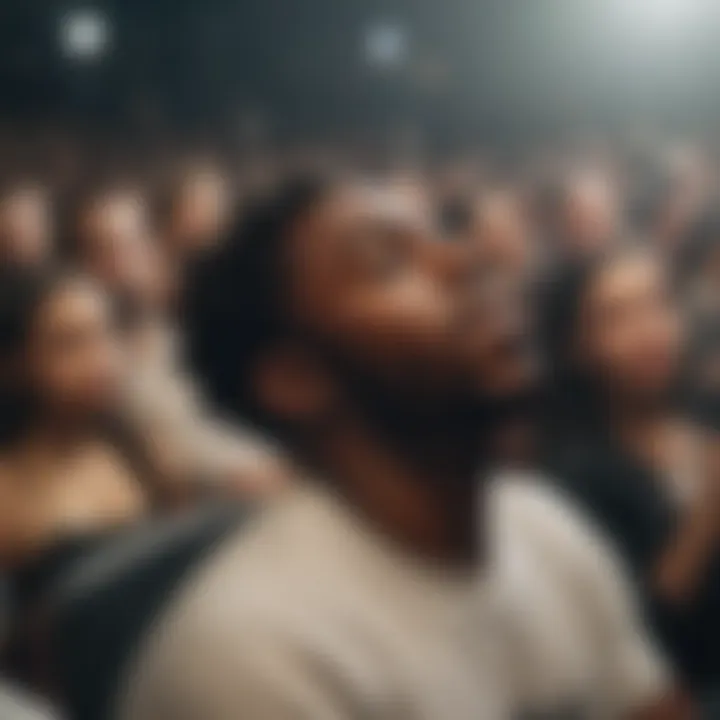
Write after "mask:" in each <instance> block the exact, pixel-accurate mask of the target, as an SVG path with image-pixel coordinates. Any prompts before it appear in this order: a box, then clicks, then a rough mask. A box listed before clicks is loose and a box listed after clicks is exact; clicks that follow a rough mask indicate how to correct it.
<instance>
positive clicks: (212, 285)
mask: <svg viewBox="0 0 720 720" xmlns="http://www.w3.org/2000/svg"><path fill="white" fill-rule="evenodd" d="M330 186H331V181H330V180H329V179H327V178H324V177H315V176H311V177H301V178H295V179H293V180H290V181H288V182H287V183H286V184H285V185H283V186H282V187H281V188H278V189H276V190H275V191H274V192H273V193H272V194H271V195H269V196H266V197H264V198H262V199H260V200H258V201H257V202H255V203H253V204H252V205H251V206H250V207H249V208H246V209H245V211H244V213H243V215H242V217H241V218H239V220H238V221H237V222H236V224H235V226H234V228H233V229H232V230H231V231H230V234H229V237H228V238H227V239H226V241H225V242H224V243H222V244H221V245H220V246H219V248H218V249H217V250H216V251H215V252H214V253H213V254H212V255H210V256H209V257H206V258H204V259H203V260H201V261H200V262H199V263H198V265H197V267H195V268H194V270H193V271H192V273H191V277H190V278H189V279H188V285H187V288H186V292H185V296H184V298H183V303H182V316H183V323H184V326H185V331H186V333H187V336H186V340H187V348H186V349H187V359H188V363H189V366H190V368H191V369H192V370H193V371H194V372H195V373H196V375H197V377H198V379H199V380H200V382H201V383H202V386H203V389H204V390H205V392H206V393H207V394H208V398H209V400H210V401H211V402H212V403H213V404H214V405H215V406H216V408H217V409H219V410H220V411H221V412H223V413H224V414H227V415H230V416H234V417H236V418H242V419H244V420H247V421H250V422H252V423H254V424H257V425H262V426H264V427H265V428H269V429H275V428H274V427H273V425H274V423H273V422H272V419H271V418H268V417H267V416H266V415H265V413H263V412H262V409H261V408H259V407H258V405H257V403H256V400H255V394H254V391H253V388H252V387H251V381H252V369H253V365H254V363H255V362H256V360H257V358H258V356H259V355H260V353H261V352H262V351H263V350H265V349H266V348H267V347H268V346H269V345H270V344H271V343H272V342H274V341H275V340H277V339H278V338H279V337H280V336H281V335H282V333H283V331H284V329H285V328H286V327H287V320H288V317H287V312H286V305H285V302H284V290H285V284H286V283H285V276H286V273H285V270H286V269H285V267H284V265H283V260H284V251H285V249H286V243H287V240H288V238H289V236H290V232H291V230H292V227H293V226H294V225H295V223H296V222H297V220H298V219H299V218H300V217H301V216H302V215H304V214H305V213H307V212H308V211H309V210H310V209H311V208H312V207H313V206H314V205H315V204H316V203H318V202H319V201H320V200H321V199H322V198H323V197H324V196H325V195H326V193H327V192H328V191H329V189H330Z"/></svg>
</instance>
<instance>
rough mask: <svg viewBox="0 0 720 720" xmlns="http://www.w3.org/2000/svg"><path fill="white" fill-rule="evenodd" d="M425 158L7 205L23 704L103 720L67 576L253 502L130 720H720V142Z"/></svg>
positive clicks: (6, 310)
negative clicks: (77, 682)
mask: <svg viewBox="0 0 720 720" xmlns="http://www.w3.org/2000/svg"><path fill="white" fill-rule="evenodd" d="M291 155H292V156H293V161H292V162H290V161H288V160H287V158H289V157H290V156H291ZM308 158H309V159H310V160H311V161H312V162H308ZM405 160H407V159H405ZM413 160H414V161H413V162H412V163H409V162H406V161H405V162H402V163H400V162H396V163H391V162H385V163H377V162H372V163H370V162H368V161H367V158H363V157H359V156H358V153H354V154H351V153H347V152H346V153H343V152H341V151H337V150H333V151H332V152H331V151H327V149H325V151H324V152H323V153H322V155H321V154H320V153H319V152H314V151H310V152H305V153H294V154H293V153H290V152H287V153H286V156H285V160H284V161H283V162H279V161H278V160H277V158H272V159H271V158H270V157H269V156H268V157H266V158H264V162H263V163H260V165H261V166H262V169H263V172H261V173H259V172H258V162H257V160H256V161H255V162H254V164H253V168H252V172H251V171H250V169H249V168H246V167H243V166H240V167H230V166H229V165H228V164H227V163H226V164H225V165H224V166H221V165H220V164H218V163H215V162H212V161H210V160H208V159H207V158H203V159H202V160H201V161H200V160H195V159H193V160H192V161H191V162H187V163H183V164H181V165H180V166H179V169H177V171H175V172H173V173H171V174H170V175H171V177H170V182H167V181H166V180H167V179H166V178H164V179H163V181H158V179H157V178H155V177H153V178H150V177H147V176H145V177H143V176H141V175H136V176H128V175H127V174H115V175H111V176H110V177H109V178H107V177H103V178H102V179H101V178H99V177H91V181H90V182H74V183H65V184H63V185H62V186H59V185H58V184H53V183H52V182H48V179H47V178H41V177H27V175H26V174H23V173H15V174H14V175H13V176H12V177H10V178H8V179H7V180H6V182H5V183H4V184H3V185H2V187H0V443H1V446H0V496H1V499H0V562H1V563H2V564H1V565H0V577H2V583H3V587H4V588H5V590H6V592H5V598H6V602H5V603H4V605H3V615H4V618H3V626H4V628H5V630H4V633H3V640H2V645H1V647H2V651H3V652H2V656H3V661H2V666H1V667H2V675H3V676H4V677H7V678H8V681H7V682H8V688H10V687H13V688H16V687H24V688H26V689H27V691H28V692H33V693H35V694H36V695H37V696H38V697H41V698H44V699H45V700H47V702H48V704H49V705H52V706H53V707H55V708H56V710H57V712H58V713H59V717H65V716H67V717H68V718H70V719H72V718H74V717H78V718H80V720H82V718H83V717H93V716H92V715H85V716H82V715H81V714H80V713H79V712H78V711H77V709H76V708H75V707H73V705H72V702H70V701H68V694H67V688H64V687H59V688H58V687H57V686H58V684H60V685H62V682H59V681H58V677H59V675H61V673H59V671H58V669H57V668H53V667H50V668H48V664H50V665H52V663H49V662H48V660H47V657H45V655H47V653H48V649H47V646H48V645H49V646H50V652H51V654H52V651H53V650H54V648H53V647H52V641H51V640H48V637H50V636H52V633H51V632H50V631H49V629H48V627H49V625H48V621H47V618H48V615H49V614H51V615H52V612H50V613H49V608H50V610H52V606H53V603H55V602H56V598H57V588H58V587H62V586H63V583H65V582H66V581H67V578H68V577H71V576H73V577H74V576H75V575H77V569H78V567H86V566H87V561H88V558H90V559H91V560H92V558H93V557H95V558H97V557H98V552H100V551H101V550H102V549H104V548H107V546H108V543H110V544H111V545H112V546H113V547H117V545H118V543H119V544H121V545H122V544H123V543H125V544H126V543H128V542H133V538H136V536H137V535H139V534H141V529H142V531H143V532H144V531H145V530H146V529H147V527H148V525H149V524H150V525H152V524H154V523H157V522H164V521H166V520H167V519H168V518H170V519H183V518H187V517H190V516H192V515H194V514H196V513H198V512H201V511H202V510H203V509H204V508H206V507H209V506H210V505H211V504H212V505H217V504H218V503H219V504H220V505H224V506H228V507H230V506H232V507H237V508H238V510H242V511H243V513H247V514H248V517H245V516H244V519H243V521H242V523H240V526H239V527H237V528H235V529H234V530H233V532H229V533H228V534H227V537H224V538H223V540H222V542H220V544H219V546H218V548H217V549H216V550H213V551H212V552H209V553H208V554H207V556H206V557H203V558H202V562H200V563H199V566H198V568H196V569H193V570H192V575H190V574H188V577H186V578H184V581H183V583H181V584H179V586H178V587H177V588H174V590H173V592H172V593H170V594H169V597H167V598H165V600H164V603H163V607H162V609H161V610H157V611H156V612H155V616H154V618H153V622H152V623H151V624H150V625H151V627H148V628H146V629H145V630H144V631H143V633H142V638H140V639H138V640H137V642H136V643H135V645H134V647H133V649H132V652H129V653H128V656H127V657H126V658H124V662H123V663H121V667H120V668H119V669H118V670H117V673H116V674H117V677H114V678H113V680H112V682H111V685H112V687H113V692H112V698H111V700H110V701H109V702H110V704H111V706H112V714H108V715H107V716H108V717H115V716H117V717H120V718H124V719H126V720H165V719H166V718H173V719H174V720H211V719H212V720H214V719H217V720H224V719H225V718H227V719H228V720H229V719H230V718H238V717H243V718H252V719H253V720H255V719H257V720H291V719H295V718H312V719H313V720H315V719H317V720H321V719H325V718H327V720H331V719H332V720H350V718H357V717H367V718H378V719H383V720H440V719H442V720H466V719H467V720H469V719H470V718H474V719H476V720H477V719H478V718H481V719H486V718H487V719H488V720H490V719H494V718H498V719H499V720H505V719H511V718H525V717H527V718H533V719H534V718H543V719H544V718H548V719H549V718H553V719H555V718H558V719H559V718H570V717H572V718H575V717H577V718H621V719H623V720H625V719H627V720H635V718H637V720H641V719H644V718H657V719H658V720H660V719H665V718H667V719H679V718H691V717H698V716H699V717H715V714H716V713H720V709H718V708H717V706H716V705H715V703H717V700H718V698H720V621H719V620H718V618H717V617H716V614H717V613H716V608H717V607H718V606H716V605H715V603H716V602H718V603H719V605H720V442H719V441H718V439H717V437H716V436H717V433H718V432H720V262H719V261H720V253H718V251H719V250H720V171H719V170H718V168H717V167H716V166H715V164H714V157H713V153H712V149H707V148H701V147H700V146H697V147H685V146H683V147H680V146H675V145H673V144H671V143H665V144H660V145H659V146H658V147H652V148H648V147H643V148H637V147H632V146H630V145H628V144H627V143H622V142H619V141H618V142H616V143H614V144H613V143H603V144H585V145H582V144H581V145H579V146H578V147H573V148H572V149H568V148H562V149H558V148H553V149H545V150H543V151H542V152H539V151H538V152H524V153H516V154H514V155H513V156H512V157H511V158H505V159H504V160H503V162H502V163H500V162H498V161H492V160H490V159H488V158H483V157H481V156H475V155H474V154H473V155H467V156H461V157H460V159H459V160H458V159H457V158H453V159H444V160H443V161H440V160H438V159H437V158H436V159H434V160H432V161H430V160H427V161H426V162H420V159H419V158H414V159H413ZM369 165H373V166H374V167H372V168H371V167H368V166H369ZM379 165H381V166H382V168H381V169H379V168H378V166H379ZM716 485H717V487H716ZM118 538H121V539H120V540H118ZM154 550H155V546H154V544H153V541H152V540H150V541H148V542H147V547H146V553H148V554H152V553H153V552H154ZM99 557H101V558H103V557H106V556H104V555H102V552H100V555H99ZM103 562H104V561H103ZM129 587H130V586H129ZM133 587H134V586H133ZM114 612H117V608H116V610H115V611H113V610H112V606H111V605H108V609H107V617H105V618H104V619H105V621H106V623H107V624H108V625H112V624H113V623H114V622H116V617H117V615H115V614H113V613H114ZM81 615H82V614H81ZM80 625H81V626H82V617H80ZM39 633H40V634H41V635H42V636H43V637H42V638H41V640H42V642H41V643H39V642H38V634H39ZM78 643H79V640H78ZM38 644H40V645H42V646H43V647H44V652H43V653H38ZM70 644H72V641H71V643H70ZM106 650H107V648H103V647H102V646H100V647H98V648H97V649H96V650H95V651H94V652H96V653H97V655H96V657H97V662H98V663H101V659H100V658H101V657H102V655H103V652H105V651H106ZM39 655H43V658H42V659H39ZM48 673H49V674H50V676H52V677H53V678H54V682H49V681H48ZM92 682H93V681H92V680H91V679H90V676H89V675H88V676H87V684H88V685H89V684H92ZM7 692H8V695H7V698H8V699H7V700H6V701H5V702H7V703H8V708H10V707H11V704H12V706H13V707H14V708H15V709H13V710H8V712H10V713H15V712H16V713H17V717H18V718H19V719H21V718H24V717H25V715H24V714H22V713H28V717H34V716H33V715H32V714H31V713H32V712H37V713H38V717H44V716H45V715H43V714H42V713H45V714H46V715H47V717H54V715H53V714H52V713H54V712H55V710H52V711H51V710H49V709H48V710H44V709H42V708H39V707H38V709H37V710H33V708H32V707H31V705H33V704H34V702H35V701H34V700H33V701H29V700H28V701H26V700H25V699H22V700H15V699H14V698H15V697H16V693H17V691H16V690H14V689H13V690H10V689H8V691H7ZM0 697H2V695H0ZM2 702H3V701H2V700H0V713H1V711H2V708H3V705H2ZM26 704H27V705H28V707H27V708H26V709H23V706H24V705H26ZM713 708H715V710H713ZM2 716H3V717H6V716H5V715H2ZM719 716H720V715H719ZM8 717H9V718H13V719H14V717H15V716H14V715H13V714H10V715H8ZM95 717H97V718H98V720H100V716H97V715H96V716H95ZM102 717H105V715H103V716H102Z"/></svg>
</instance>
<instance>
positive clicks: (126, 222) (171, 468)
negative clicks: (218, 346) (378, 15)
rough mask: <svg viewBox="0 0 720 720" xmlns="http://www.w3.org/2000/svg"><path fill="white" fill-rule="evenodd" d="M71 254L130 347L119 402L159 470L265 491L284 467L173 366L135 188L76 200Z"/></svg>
mask: <svg viewBox="0 0 720 720" xmlns="http://www.w3.org/2000/svg"><path fill="white" fill-rule="evenodd" d="M69 233H70V235H69V237H68V246H69V248H70V249H71V256H72V259H73V260H74V261H75V262H76V263H77V264H78V265H79V266H80V267H81V268H82V269H83V270H84V271H86V272H87V273H88V274H89V275H90V276H91V277H93V278H95V279H96V280H97V281H99V282H100V283H101V284H102V286H103V287H104V288H106V289H108V290H109V291H110V293H111V296H112V298H113V299H114V300H115V302H116V304H117V306H118V309H119V312H120V316H121V320H122V329H123V330H124V338H125V339H126V341H127V347H128V348H129V351H130V363H129V365H128V368H129V370H130V372H129V373H128V377H127V383H126V388H125V393H124V408H125V412H126V418H127V420H128V421H129V422H130V423H131V424H132V426H133V428H134V431H135V434H136V435H137V437H138V438H141V439H142V442H143V445H144V446H145V449H146V453H147V456H148V458H149V459H150V460H152V462H153V464H154V466H155V467H156V469H157V471H158V474H159V476H161V477H163V478H165V479H167V480H168V481H170V482H171V483H172V485H171V486H170V487H168V488H167V489H168V491H169V492H172V493H178V496H179V497H181V496H182V495H184V494H185V491H190V490H192V491H193V492H194V491H195V490H197V489H198V487H199V485H200V484H205V483H211V484H213V485H214V486H216V487H221V486H222V485H232V486H233V487H235V488H237V489H239V490H240V491H242V492H247V493H251V494H256V493H261V492H264V491H265V490H266V489H267V490H268V491H269V490H270V489H272V488H275V487H276V486H277V485H278V484H280V483H281V478H284V477H285V475H286V472H285V470H284V469H281V463H280V460H279V459H278V458H276V457H275V456H274V455H273V453H272V451H271V450H270V449H269V448H266V446H265V445H264V444H263V443H261V442H260V440H259V439H254V438H251V437H250V435H249V433H245V434H241V433H240V432H237V431H231V430H230V429H228V428H227V427H224V426H223V425H221V424H220V423H219V422H217V421H214V420H213V419H212V418H211V416H210V414H209V412H208V411H207V409H206V408H204V407H203V402H202V398H201V394H200V392H199V390H198V389H197V388H196V387H195V386H194V383H193V381H192V378H191V377H190V376H189V375H188V374H187V373H186V372H184V371H183V369H182V367H181V366H180V353H181V348H180V347H179V345H180V344H181V338H179V337H178V334H177V328H176V326H175V325H176V323H174V322H173V316H174V312H173V308H172V307H171V298H170V294H169V285H168V267H167V262H165V258H164V257H163V256H162V254H161V249H160V247H159V244H158V241H157V238H156V237H155V235H154V233H153V228H152V223H151V221H150V217H149V213H148V208H147V204H146V202H145V199H144V196H143V195H142V193H141V192H140V191H139V190H137V189H133V188H129V187H125V186H121V185H119V186H110V187H107V188H104V189H98V190H96V191H95V192H91V193H90V194H88V195H86V196H84V197H83V198H82V199H81V200H80V201H78V202H77V203H76V206H75V208H74V211H73V214H72V218H71V220H70V223H69Z"/></svg>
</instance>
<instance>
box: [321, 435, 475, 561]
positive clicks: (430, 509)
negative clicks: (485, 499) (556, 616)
mask: <svg viewBox="0 0 720 720" xmlns="http://www.w3.org/2000/svg"><path fill="white" fill-rule="evenodd" d="M478 447H479V443H476V442H474V441H473V440H472V439H471V438H470V437H468V438H462V439H458V438H449V437H441V436H439V435H438V434H435V435H428V436H426V437H419V436H418V437H416V438H414V439H412V441H411V442H408V439H407V438H405V439H404V440H403V442H393V441H392V439H388V438H378V437H377V436H376V435H375V434H374V433H372V432H370V431H368V430H367V429H365V428H361V427H359V426H354V427H352V428H350V427H347V426H345V427H343V428H342V430H340V429H336V430H335V431H334V432H333V437H332V438H330V440H329V441H328V442H327V443H324V444H323V448H322V450H321V451H320V452H319V453H317V454H316V456H317V457H318V459H319V460H320V463H321V467H322V468H323V469H324V470H325V472H326V473H327V474H329V475H330V477H331V479H332V480H333V481H334V482H335V483H336V485H337V486H338V487H339V488H340V489H341V492H342V493H343V494H344V495H346V496H347V497H348V499H349V500H350V501H351V502H352V503H353V505H354V506H355V507H356V508H357V509H358V510H359V511H360V512H362V513H363V514H364V515H365V516H366V518H368V519H369V520H370V521H371V522H372V523H373V524H374V525H376V526H377V527H378V528H379V529H380V530H381V531H382V532H384V533H385V534H386V535H388V536H390V537H391V538H392V539H394V540H395V541H396V542H398V543H399V544H401V545H403V546H404V547H405V548H406V549H407V550H409V551H410V552H413V553H414V554H416V555H420V556H424V557H426V558H428V559H432V560H440V561H443V562H448V563H453V564H464V565H467V564H469V563H475V562H477V560H478V551H479V546H480V535H479V532H478V529H479V526H480V525H481V523H482V518H479V517H478V515H479V513H478V510H479V508H480V507H481V504H480V503H481V498H479V497H478V494H479V493H478V488H477V483H476V477H477V474H478V471H479V453H478Z"/></svg>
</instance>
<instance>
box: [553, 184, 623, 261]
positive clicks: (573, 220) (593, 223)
mask: <svg viewBox="0 0 720 720" xmlns="http://www.w3.org/2000/svg"><path fill="white" fill-rule="evenodd" d="M560 224H561V235H562V240H563V241H564V242H565V243H566V246H565V247H564V250H565V251H566V252H567V253H569V254H570V255H571V256H587V255H592V254H594V253H596V252H598V251H599V250H602V248H604V247H606V245H607V244H608V242H610V241H612V240H613V238H614V236H615V235H616V234H617V232H618V229H619V208H618V198H617V196H616V194H615V192H614V190H613V188H612V186H611V184H610V182H609V181H608V180H607V179H606V178H604V177H601V176H599V175H594V174H581V175H577V176H575V177H574V178H572V179H571V180H570V182H569V183H568V185H567V187H566V189H565V197H564V200H563V203H562V208H561V218H560Z"/></svg>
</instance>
